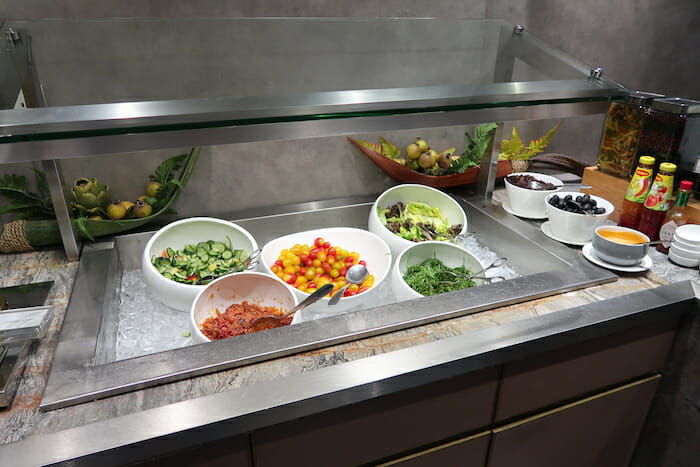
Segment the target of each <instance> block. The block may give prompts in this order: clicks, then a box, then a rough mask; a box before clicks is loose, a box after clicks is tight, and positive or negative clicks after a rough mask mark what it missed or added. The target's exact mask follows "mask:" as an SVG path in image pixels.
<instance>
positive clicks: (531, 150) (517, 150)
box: [498, 123, 561, 161]
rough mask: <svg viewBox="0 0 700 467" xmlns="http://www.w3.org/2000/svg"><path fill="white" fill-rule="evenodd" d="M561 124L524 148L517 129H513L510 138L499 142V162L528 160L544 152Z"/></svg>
mask: <svg viewBox="0 0 700 467" xmlns="http://www.w3.org/2000/svg"><path fill="white" fill-rule="evenodd" d="M560 125H561V123H558V124H557V125H556V126H555V127H554V128H552V129H551V130H549V131H548V132H547V133H545V135H544V136H542V137H541V138H539V139H535V140H532V141H530V144H528V145H527V147H525V145H524V144H523V141H522V139H521V138H520V134H519V133H518V129H517V128H516V127H513V131H512V134H511V138H510V139H507V140H503V141H501V152H500V154H499V155H498V158H499V159H501V160H511V161H513V160H521V161H524V160H528V159H530V158H531V157H532V156H535V155H537V154H539V153H541V152H542V151H544V150H545V148H546V147H547V146H549V144H550V143H551V142H552V139H553V138H554V133H556V132H557V130H558V129H559V126H560Z"/></svg>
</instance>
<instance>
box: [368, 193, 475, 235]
mask: <svg viewBox="0 0 700 467" xmlns="http://www.w3.org/2000/svg"><path fill="white" fill-rule="evenodd" d="M377 214H378V215H379V220H380V221H381V222H382V224H384V226H386V228H388V229H389V230H391V231H392V232H393V233H395V234H396V235H398V236H399V237H401V238H403V239H406V240H410V241H412V242H422V241H425V240H441V241H443V240H449V239H452V238H454V237H455V236H456V235H457V234H459V233H460V232H461V231H462V225H461V224H457V225H450V223H449V222H448V221H447V219H446V218H445V216H444V215H443V214H442V212H441V211H440V209H439V208H437V207H433V206H430V205H429V204H426V203H421V202H417V201H412V202H410V203H408V204H403V203H401V202H399V203H396V204H395V205H393V206H390V207H388V208H382V207H378V208H377Z"/></svg>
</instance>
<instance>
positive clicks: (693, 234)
mask: <svg viewBox="0 0 700 467" xmlns="http://www.w3.org/2000/svg"><path fill="white" fill-rule="evenodd" d="M674 237H675V238H676V239H678V240H680V241H682V242H684V243H686V244H687V245H689V246H694V247H698V248H700V225H697V224H684V225H681V226H680V227H678V228H677V229H676V232H675V233H674Z"/></svg>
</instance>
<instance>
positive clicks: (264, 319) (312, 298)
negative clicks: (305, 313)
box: [248, 284, 334, 332]
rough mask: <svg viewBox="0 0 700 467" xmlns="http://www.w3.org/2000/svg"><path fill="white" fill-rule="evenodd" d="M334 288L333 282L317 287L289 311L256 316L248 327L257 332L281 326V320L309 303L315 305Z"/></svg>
mask: <svg viewBox="0 0 700 467" xmlns="http://www.w3.org/2000/svg"><path fill="white" fill-rule="evenodd" d="M333 288H334V287H333V284H326V285H324V286H322V287H320V288H319V289H317V290H316V292H314V293H312V294H311V295H309V296H308V297H306V298H305V299H304V300H303V301H302V302H301V303H300V304H298V305H297V306H295V307H294V308H292V309H291V310H289V311H288V312H286V313H283V314H281V315H268V316H260V317H259V318H255V319H254V320H253V321H251V322H250V324H248V328H250V329H252V330H253V332H257V331H264V330H265V329H270V328H277V327H280V326H282V324H281V321H282V320H283V319H285V318H287V317H289V316H292V315H293V314H294V313H296V312H297V311H299V310H301V309H302V308H306V307H307V306H309V305H313V304H314V303H316V302H317V301H319V300H321V299H322V298H323V297H325V296H326V295H328V294H329V293H330V291H331V290H333Z"/></svg>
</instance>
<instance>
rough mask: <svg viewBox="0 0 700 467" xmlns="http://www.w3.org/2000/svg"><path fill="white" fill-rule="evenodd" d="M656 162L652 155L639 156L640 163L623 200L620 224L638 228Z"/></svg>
mask: <svg viewBox="0 0 700 467" xmlns="http://www.w3.org/2000/svg"><path fill="white" fill-rule="evenodd" d="M654 162H655V160H654V158H653V157H650V156H642V157H640V158H639V165H638V166H637V170H635V171H634V176H633V177H632V180H631V181H630V183H629V185H628V186H627V191H626V192H625V199H624V200H623V201H622V212H621V213H620V220H619V222H618V225H620V226H622V227H629V228H630V229H636V228H637V227H638V226H639V219H640V218H641V217H642V211H643V210H644V200H645V199H646V197H647V194H648V193H649V188H651V182H652V180H653V179H654V178H653V175H654Z"/></svg>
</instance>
